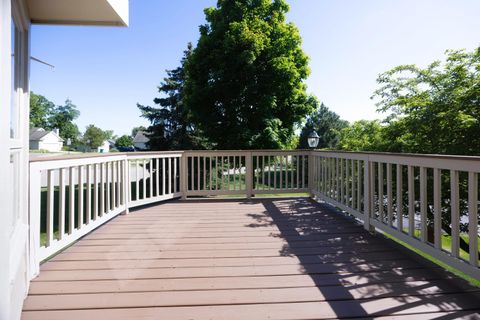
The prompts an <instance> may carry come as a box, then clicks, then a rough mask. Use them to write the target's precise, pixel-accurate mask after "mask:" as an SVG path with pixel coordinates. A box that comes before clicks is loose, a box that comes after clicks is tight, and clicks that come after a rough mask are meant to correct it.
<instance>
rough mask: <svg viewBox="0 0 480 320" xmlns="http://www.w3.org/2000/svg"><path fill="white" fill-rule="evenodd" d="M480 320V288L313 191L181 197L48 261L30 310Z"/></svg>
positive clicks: (57, 314)
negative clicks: (288, 195) (367, 227)
mask: <svg viewBox="0 0 480 320" xmlns="http://www.w3.org/2000/svg"><path fill="white" fill-rule="evenodd" d="M373 317H375V318H380V319H387V318H388V319H390V318H395V319H459V318H465V319H480V290H479V288H473V287H470V286H468V285H467V284H466V283H465V282H464V281H462V280H460V279H458V278H455V277H453V276H452V275H450V274H448V273H446V272H444V271H442V270H440V269H438V268H435V267H433V266H432V265H431V264H429V263H427V262H424V261H421V260H419V259H417V258H415V257H414V256H413V255H412V254H408V253H406V252H405V251H404V250H399V248H398V247H397V246H396V245H394V244H393V243H391V242H390V241H387V240H385V239H383V238H382V237H381V236H372V235H370V234H368V233H366V232H365V231H364V230H363V228H362V227H361V226H358V225H355V224H354V223H353V221H352V220H349V219H347V218H345V217H343V216H341V215H339V214H337V213H335V212H333V211H332V209H330V207H328V206H325V205H319V204H317V203H314V202H312V201H311V200H309V199H278V200H252V201H238V200H232V201H205V200H203V201H185V202H181V201H173V202H168V203H164V204H160V205H158V206H154V207H149V208H145V209H142V210H139V211H136V212H134V213H132V214H130V215H128V216H120V217H118V218H116V219H114V220H112V221H111V222H109V223H108V224H106V225H105V226H103V227H101V228H99V229H98V230H96V231H94V232H93V233H91V234H90V235H88V236H86V237H85V238H83V239H82V240H80V241H79V242H78V243H76V244H75V245H74V246H72V247H70V248H69V249H67V250H65V251H64V252H63V253H61V254H59V255H57V256H56V257H55V258H53V259H52V260H50V261H49V262H47V263H45V264H44V265H43V266H42V268H41V273H40V276H39V277H38V278H37V279H35V280H34V281H33V282H32V284H31V289H30V294H29V296H28V298H27V300H26V302H25V305H24V312H23V317H22V318H23V319H48V320H55V319H62V320H76V319H89V320H96V319H166V320H175V319H248V320H254V319H324V318H373Z"/></svg>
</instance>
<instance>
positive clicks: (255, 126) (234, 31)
mask: <svg viewBox="0 0 480 320" xmlns="http://www.w3.org/2000/svg"><path fill="white" fill-rule="evenodd" d="M288 10H289V6H288V5H287V3H286V2H285V1H284V0H273V1H272V0H219V1H218V3H217V6H216V7H215V8H208V9H206V10H205V16H206V20H207V23H206V24H205V25H202V26H201V27H200V39H199V41H198V44H197V47H196V48H195V49H194V50H193V52H192V54H191V56H190V57H189V58H188V60H187V62H186V64H185V69H186V82H185V103H186V105H187V106H188V107H189V108H190V110H191V114H192V117H193V120H194V123H195V124H197V125H198V127H199V129H201V130H202V131H203V133H204V134H205V136H206V138H207V139H208V140H210V141H211V142H212V143H213V147H215V148H218V149H248V148H255V149H256V148H264V149H268V148H282V147H285V146H287V145H289V142H290V141H291V140H292V139H293V137H294V131H295V126H296V125H297V124H299V123H300V122H301V121H302V120H303V119H304V118H305V116H306V115H307V114H309V113H311V112H312V111H313V108H314V106H313V105H312V104H310V103H309V100H308V96H307V94H306V85H305V83H304V80H305V79H306V78H307V76H308V74H309V68H308V58H307V56H306V55H305V53H304V52H303V51H302V48H301V42H302V41H301V37H300V34H299V32H298V30H297V28H296V27H295V26H294V25H293V24H292V23H287V22H286V19H285V15H286V13H287V12H288Z"/></svg>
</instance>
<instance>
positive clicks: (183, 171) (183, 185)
mask: <svg viewBox="0 0 480 320" xmlns="http://www.w3.org/2000/svg"><path fill="white" fill-rule="evenodd" d="M187 157H188V156H187V153H186V152H183V154H182V157H181V158H180V159H181V165H180V193H181V194H182V200H186V199H187V183H188V181H187V179H188V164H187V159H188V158H187Z"/></svg>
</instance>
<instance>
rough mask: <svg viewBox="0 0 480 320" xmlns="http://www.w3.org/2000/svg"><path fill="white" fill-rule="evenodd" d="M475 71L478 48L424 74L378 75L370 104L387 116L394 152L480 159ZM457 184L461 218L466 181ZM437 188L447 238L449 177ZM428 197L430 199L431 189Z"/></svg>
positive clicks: (410, 70)
mask: <svg viewBox="0 0 480 320" xmlns="http://www.w3.org/2000/svg"><path fill="white" fill-rule="evenodd" d="M479 71H480V47H479V48H477V49H475V50H474V51H473V52H466V51H465V50H448V51H447V52H446V60H445V62H440V61H435V62H433V63H431V64H430V65H429V66H427V67H426V68H425V69H422V68H419V67H417V66H415V65H402V66H398V67H396V68H394V69H392V70H390V71H387V72H385V73H383V74H381V75H380V76H379V77H378V79H377V82H378V83H379V84H380V88H379V89H378V90H377V91H375V93H374V95H373V98H375V99H378V100H377V107H378V111H381V112H390V114H389V116H388V118H387V119H386V124H387V125H386V127H385V135H384V136H385V137H386V140H387V141H389V144H390V145H391V146H394V147H393V148H394V150H393V151H399V152H414V153H438V154H462V155H479V154H480V151H479V150H480V139H479V138H478V137H480V112H479V110H480V85H479V84H480V72H479ZM462 174H463V173H461V174H460V177H462ZM416 179H418V176H417V177H416ZM428 179H430V180H431V179H432V178H431V177H429V178H428ZM460 181H461V182H460V184H459V193H460V199H461V200H460V203H459V205H460V212H461V215H462V216H463V215H466V214H467V213H468V204H467V201H466V200H465V199H467V193H468V186H467V183H466V178H465V177H464V178H461V179H460ZM429 183H432V182H429ZM441 184H442V186H441V190H442V196H441V199H442V229H443V231H445V232H446V233H447V234H449V235H451V234H452V230H451V206H450V205H451V204H450V203H449V199H450V194H449V193H450V191H451V190H450V176H449V175H443V174H442V175H441ZM427 193H428V194H427V197H428V199H432V198H433V191H432V189H431V188H428V190H427ZM427 210H428V214H427V217H428V228H429V230H431V229H432V224H433V211H432V208H431V207H430V206H428V207H427ZM479 215H480V214H479ZM460 230H461V231H462V232H466V231H467V230H468V223H461V224H460ZM431 234H432V233H430V232H429V237H430V235H431ZM430 240H431V239H430ZM459 241H460V247H461V248H462V249H463V250H464V251H466V252H468V251H469V249H468V248H469V247H468V243H467V242H466V241H465V240H464V239H463V238H462V237H460V239H459Z"/></svg>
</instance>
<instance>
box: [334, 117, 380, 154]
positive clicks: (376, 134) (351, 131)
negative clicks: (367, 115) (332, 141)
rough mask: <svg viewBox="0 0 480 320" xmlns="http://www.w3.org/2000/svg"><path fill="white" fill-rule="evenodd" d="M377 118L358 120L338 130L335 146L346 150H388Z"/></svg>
mask: <svg viewBox="0 0 480 320" xmlns="http://www.w3.org/2000/svg"><path fill="white" fill-rule="evenodd" d="M388 145H389V144H388V142H386V139H385V136H384V127H382V125H381V123H380V121H378V120H371V121H370V120H359V121H355V122H354V123H352V124H350V125H349V126H347V127H345V128H343V129H341V130H340V132H339V135H338V143H337V147H338V149H341V150H348V151H390V150H389V147H388Z"/></svg>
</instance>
